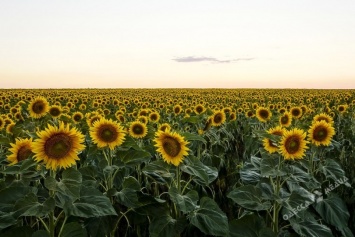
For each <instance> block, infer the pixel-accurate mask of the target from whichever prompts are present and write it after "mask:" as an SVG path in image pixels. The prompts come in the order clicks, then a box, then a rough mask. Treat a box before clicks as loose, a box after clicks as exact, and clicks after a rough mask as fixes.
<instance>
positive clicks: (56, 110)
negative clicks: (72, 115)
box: [49, 105, 62, 118]
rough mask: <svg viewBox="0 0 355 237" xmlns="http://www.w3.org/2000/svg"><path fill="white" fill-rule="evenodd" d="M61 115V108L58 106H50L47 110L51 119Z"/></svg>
mask: <svg viewBox="0 0 355 237" xmlns="http://www.w3.org/2000/svg"><path fill="white" fill-rule="evenodd" d="M61 113H62V108H61V107H60V106H58V105H52V106H51V107H50V108H49V114H50V115H51V116H52V117H53V118H58V117H59V116H60V115H61Z"/></svg>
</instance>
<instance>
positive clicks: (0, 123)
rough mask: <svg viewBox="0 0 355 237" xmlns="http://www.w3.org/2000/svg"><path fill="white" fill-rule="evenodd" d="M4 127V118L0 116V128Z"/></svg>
mask: <svg viewBox="0 0 355 237" xmlns="http://www.w3.org/2000/svg"><path fill="white" fill-rule="evenodd" d="M4 127H5V120H4V119H3V118H2V117H0V130H1V129H3V128H4Z"/></svg>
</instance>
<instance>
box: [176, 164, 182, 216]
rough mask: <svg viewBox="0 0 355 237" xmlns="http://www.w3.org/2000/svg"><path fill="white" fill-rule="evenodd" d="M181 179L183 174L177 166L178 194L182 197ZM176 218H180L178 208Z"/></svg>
mask: <svg viewBox="0 0 355 237" xmlns="http://www.w3.org/2000/svg"><path fill="white" fill-rule="evenodd" d="M180 179H181V172H180V166H179V165H178V166H176V184H177V190H178V194H179V195H182V193H181V182H180ZM176 217H177V218H179V217H180V211H179V210H177V208H176Z"/></svg>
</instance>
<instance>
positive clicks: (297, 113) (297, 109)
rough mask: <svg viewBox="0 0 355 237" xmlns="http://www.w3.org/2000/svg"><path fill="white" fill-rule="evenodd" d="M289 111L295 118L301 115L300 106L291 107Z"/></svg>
mask: <svg viewBox="0 0 355 237" xmlns="http://www.w3.org/2000/svg"><path fill="white" fill-rule="evenodd" d="M290 113H291V115H292V117H293V118H295V119H299V118H301V117H302V115H303V113H302V109H301V107H292V108H291V110H290Z"/></svg>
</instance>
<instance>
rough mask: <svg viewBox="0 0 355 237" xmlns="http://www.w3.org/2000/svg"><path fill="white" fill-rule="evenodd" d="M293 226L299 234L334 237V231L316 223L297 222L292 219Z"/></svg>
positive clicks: (313, 236)
mask: <svg viewBox="0 0 355 237" xmlns="http://www.w3.org/2000/svg"><path fill="white" fill-rule="evenodd" d="M290 222H291V226H292V228H293V229H294V231H296V233H297V234H299V235H301V236H311V237H319V236H322V237H333V234H332V231H331V230H330V229H329V228H328V227H327V226H325V225H322V224H319V223H318V222H315V221H303V220H301V221H296V220H294V219H290Z"/></svg>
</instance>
